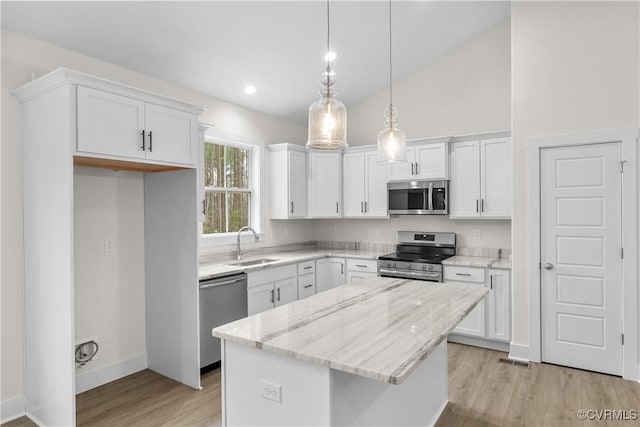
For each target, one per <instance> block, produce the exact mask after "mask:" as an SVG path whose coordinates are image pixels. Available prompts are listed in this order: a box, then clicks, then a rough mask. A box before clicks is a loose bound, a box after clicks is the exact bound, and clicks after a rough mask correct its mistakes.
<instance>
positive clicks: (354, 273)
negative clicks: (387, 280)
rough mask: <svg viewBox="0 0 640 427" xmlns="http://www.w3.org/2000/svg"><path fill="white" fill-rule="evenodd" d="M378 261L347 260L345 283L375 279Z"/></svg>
mask: <svg viewBox="0 0 640 427" xmlns="http://www.w3.org/2000/svg"><path fill="white" fill-rule="evenodd" d="M377 275H378V261H376V260H369V259H357V258H347V283H351V282H354V281H358V280H362V279H366V278H370V277H376V276H377Z"/></svg>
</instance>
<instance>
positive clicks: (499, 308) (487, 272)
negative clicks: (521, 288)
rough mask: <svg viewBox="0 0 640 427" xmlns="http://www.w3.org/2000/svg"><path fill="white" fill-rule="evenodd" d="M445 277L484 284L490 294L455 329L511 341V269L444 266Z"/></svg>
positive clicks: (475, 335) (460, 331) (446, 278)
mask: <svg viewBox="0 0 640 427" xmlns="http://www.w3.org/2000/svg"><path fill="white" fill-rule="evenodd" d="M444 280H445V281H457V282H466V283H468V284H470V285H477V286H484V287H487V288H488V289H489V294H488V295H487V297H486V298H485V300H484V302H480V303H479V304H478V305H477V306H476V307H475V308H474V309H473V310H472V311H471V312H470V313H469V314H468V315H467V317H465V318H464V320H463V321H462V322H460V324H458V326H457V327H456V328H455V329H454V330H453V333H455V334H460V335H468V336H472V337H478V338H484V339H489V340H494V341H504V342H509V340H510V339H511V282H510V272H509V270H499V269H484V268H474V267H458V266H447V265H445V266H444Z"/></svg>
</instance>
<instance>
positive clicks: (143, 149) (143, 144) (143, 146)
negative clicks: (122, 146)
mask: <svg viewBox="0 0 640 427" xmlns="http://www.w3.org/2000/svg"><path fill="white" fill-rule="evenodd" d="M140 135H142V147H140V148H142V151H146V147H145V143H144V129H142V132H140Z"/></svg>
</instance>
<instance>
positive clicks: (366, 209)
mask: <svg viewBox="0 0 640 427" xmlns="http://www.w3.org/2000/svg"><path fill="white" fill-rule="evenodd" d="M367 212H369V207H368V206H367V201H366V200H365V202H364V213H367Z"/></svg>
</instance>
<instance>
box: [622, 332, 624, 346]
mask: <svg viewBox="0 0 640 427" xmlns="http://www.w3.org/2000/svg"><path fill="white" fill-rule="evenodd" d="M622 345H624V334H622Z"/></svg>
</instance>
